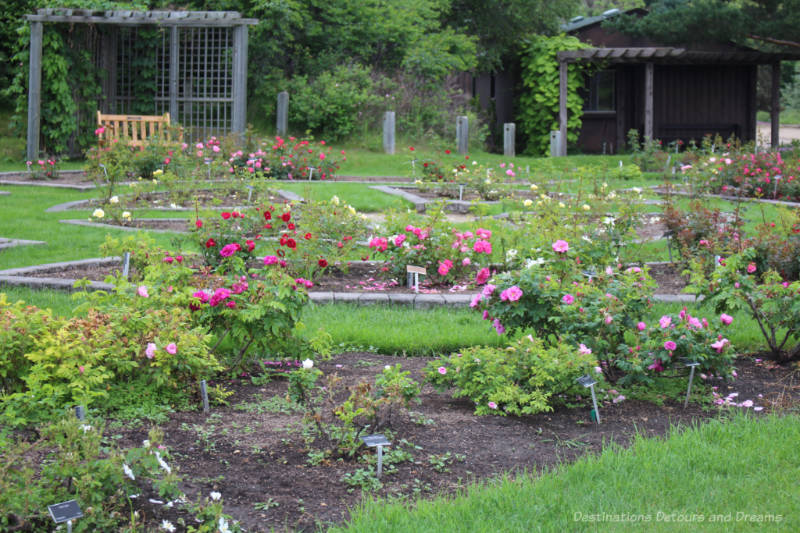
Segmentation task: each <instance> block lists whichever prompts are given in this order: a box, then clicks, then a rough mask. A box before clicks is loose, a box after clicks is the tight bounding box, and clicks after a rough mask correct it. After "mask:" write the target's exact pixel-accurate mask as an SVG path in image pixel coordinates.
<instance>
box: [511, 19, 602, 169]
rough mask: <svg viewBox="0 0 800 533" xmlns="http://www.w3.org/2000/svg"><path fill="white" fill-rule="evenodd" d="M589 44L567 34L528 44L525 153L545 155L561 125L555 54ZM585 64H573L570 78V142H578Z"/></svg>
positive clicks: (522, 108)
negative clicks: (551, 135)
mask: <svg viewBox="0 0 800 533" xmlns="http://www.w3.org/2000/svg"><path fill="white" fill-rule="evenodd" d="M586 47H588V45H586V44H584V43H581V42H580V41H579V40H578V39H577V38H575V37H572V36H567V35H563V34H562V35H556V36H554V37H545V36H535V37H533V38H532V39H531V41H530V42H529V44H528V46H527V48H526V49H525V51H524V54H523V59H522V83H523V86H524V88H525V89H524V92H523V94H522V96H521V98H520V112H519V119H518V120H519V122H520V130H521V131H522V133H523V134H524V135H525V136H526V137H527V147H526V150H525V151H526V152H527V153H529V154H532V155H546V154H547V153H548V152H549V148H550V132H551V131H552V130H557V129H558V127H559V124H558V106H559V102H558V91H559V76H558V60H557V59H556V53H558V52H560V51H562V50H577V49H580V48H586ZM588 68H591V67H588V66H585V65H582V64H575V63H573V64H571V65H570V66H569V71H568V75H567V141H568V142H569V143H575V142H577V141H578V131H579V130H580V127H581V115H582V113H583V111H582V109H583V98H582V97H581V95H580V94H579V93H578V91H579V89H580V88H581V87H583V84H584V77H585V74H586V73H587V69H588Z"/></svg>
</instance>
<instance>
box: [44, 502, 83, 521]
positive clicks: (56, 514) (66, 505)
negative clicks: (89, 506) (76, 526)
mask: <svg viewBox="0 0 800 533" xmlns="http://www.w3.org/2000/svg"><path fill="white" fill-rule="evenodd" d="M47 510H48V511H50V516H51V517H52V518H53V522H55V523H56V524H61V523H62V522H68V521H71V520H75V519H76V518H80V517H82V516H83V511H81V506H80V505H78V502H76V501H75V500H69V501H66V502H61V503H54V504H53V505H48V506H47Z"/></svg>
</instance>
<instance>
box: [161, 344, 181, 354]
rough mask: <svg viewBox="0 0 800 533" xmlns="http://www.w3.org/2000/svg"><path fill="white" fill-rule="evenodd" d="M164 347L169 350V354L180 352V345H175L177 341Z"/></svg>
mask: <svg viewBox="0 0 800 533" xmlns="http://www.w3.org/2000/svg"><path fill="white" fill-rule="evenodd" d="M164 349H165V350H166V351H167V353H168V354H170V355H175V354H176V353H178V347H177V346H176V345H175V343H174V342H171V343H169V344H167V345H166V346H165V347H164Z"/></svg>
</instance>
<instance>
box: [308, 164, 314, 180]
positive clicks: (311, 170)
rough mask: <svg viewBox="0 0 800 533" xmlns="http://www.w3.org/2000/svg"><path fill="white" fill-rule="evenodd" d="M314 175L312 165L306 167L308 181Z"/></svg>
mask: <svg viewBox="0 0 800 533" xmlns="http://www.w3.org/2000/svg"><path fill="white" fill-rule="evenodd" d="M313 177H314V167H308V181H311V179H312V178H313Z"/></svg>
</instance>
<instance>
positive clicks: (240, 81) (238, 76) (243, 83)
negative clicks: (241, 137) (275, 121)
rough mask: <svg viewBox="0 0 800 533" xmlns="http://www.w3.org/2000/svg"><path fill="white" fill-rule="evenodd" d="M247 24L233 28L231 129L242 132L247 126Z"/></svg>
mask: <svg viewBox="0 0 800 533" xmlns="http://www.w3.org/2000/svg"><path fill="white" fill-rule="evenodd" d="M246 122H247V26H246V25H244V24H242V25H240V26H236V27H235V28H234V29H233V117H232V121H231V130H232V131H234V132H236V133H244V130H245V127H246V126H247V124H246Z"/></svg>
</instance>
